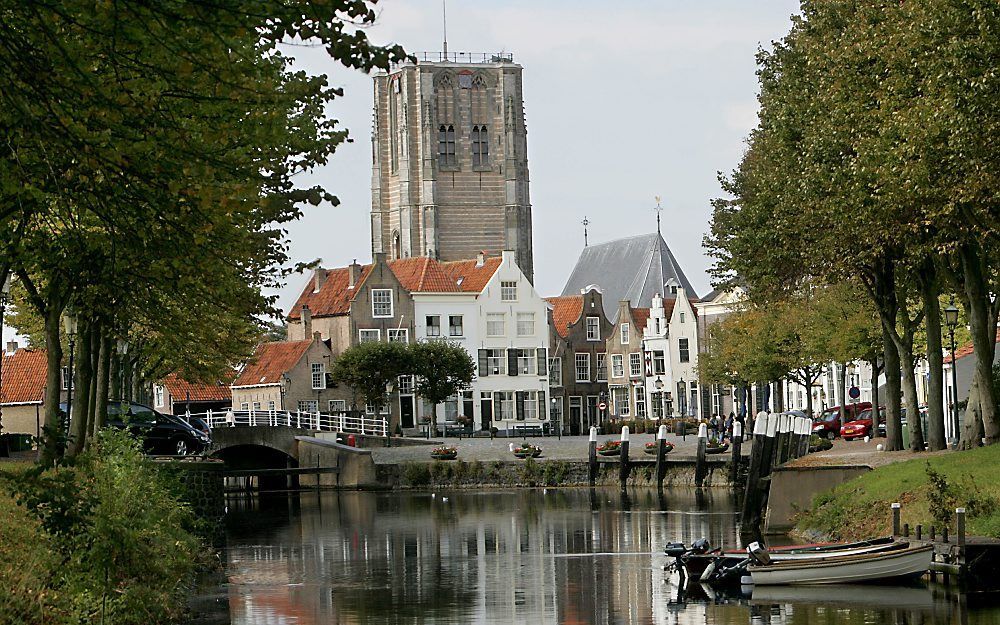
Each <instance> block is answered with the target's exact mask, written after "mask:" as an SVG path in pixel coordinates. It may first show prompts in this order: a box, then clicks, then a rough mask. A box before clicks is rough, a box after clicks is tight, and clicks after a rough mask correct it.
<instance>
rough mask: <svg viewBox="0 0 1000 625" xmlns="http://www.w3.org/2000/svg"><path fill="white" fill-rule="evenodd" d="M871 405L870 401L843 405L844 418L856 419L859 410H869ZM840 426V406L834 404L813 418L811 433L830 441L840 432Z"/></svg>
mask: <svg viewBox="0 0 1000 625" xmlns="http://www.w3.org/2000/svg"><path fill="white" fill-rule="evenodd" d="M871 407H872V404H871V402H867V401H863V402H859V403H856V404H847V405H846V406H844V415H845V417H846V420H847V421H852V420H854V419H856V418H857V416H858V415H859V414H861V412H863V411H864V410H870V409H871ZM840 426H841V422H840V406H834V407H832V408H827V409H826V410H824V411H823V412H822V413H821V414H820V415H819V416H818V417H816V418H815V419H813V429H812V433H813V434H815V435H817V436H822V437H824V438H828V439H830V440H831V441H832V440H833V439H835V438H837V435H838V434H840V430H841V427H840Z"/></svg>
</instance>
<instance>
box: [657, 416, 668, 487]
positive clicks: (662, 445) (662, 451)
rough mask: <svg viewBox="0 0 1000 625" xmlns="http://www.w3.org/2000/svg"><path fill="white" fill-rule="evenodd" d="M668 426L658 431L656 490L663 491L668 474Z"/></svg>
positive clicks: (662, 426) (663, 426)
mask: <svg viewBox="0 0 1000 625" xmlns="http://www.w3.org/2000/svg"><path fill="white" fill-rule="evenodd" d="M666 455H667V426H665V425H661V426H660V427H659V429H657V430H656V488H657V490H663V478H664V476H666V474H667V463H666Z"/></svg>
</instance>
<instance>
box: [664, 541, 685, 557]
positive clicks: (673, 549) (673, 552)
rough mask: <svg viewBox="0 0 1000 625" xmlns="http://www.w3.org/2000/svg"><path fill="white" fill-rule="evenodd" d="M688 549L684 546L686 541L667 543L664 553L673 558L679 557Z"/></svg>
mask: <svg viewBox="0 0 1000 625" xmlns="http://www.w3.org/2000/svg"><path fill="white" fill-rule="evenodd" d="M687 551H688V549H687V547H685V546H684V543H667V546H666V547H664V548H663V553H665V554H667V556H669V557H671V558H679V557H681V556H682V555H684V554H685V553H687Z"/></svg>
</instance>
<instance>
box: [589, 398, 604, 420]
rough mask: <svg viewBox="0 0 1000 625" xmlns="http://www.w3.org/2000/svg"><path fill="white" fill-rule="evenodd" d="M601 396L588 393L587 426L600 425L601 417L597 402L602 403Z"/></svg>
mask: <svg viewBox="0 0 1000 625" xmlns="http://www.w3.org/2000/svg"><path fill="white" fill-rule="evenodd" d="M600 399H601V398H600V397H598V396H597V395H587V427H588V428H589V427H590V426H592V425H600V424H601V419H600V416H599V412H600V411H599V410H598V408H597V404H598V403H600Z"/></svg>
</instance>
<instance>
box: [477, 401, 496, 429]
mask: <svg viewBox="0 0 1000 625" xmlns="http://www.w3.org/2000/svg"><path fill="white" fill-rule="evenodd" d="M479 414H480V416H481V417H482V420H483V430H486V431H489V429H490V428H491V427H493V396H492V395H491V394H490V393H481V394H480V399H479Z"/></svg>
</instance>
